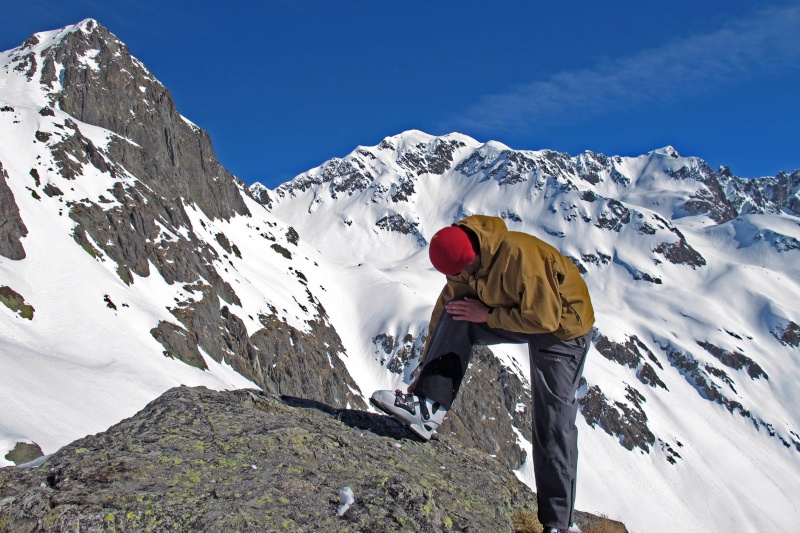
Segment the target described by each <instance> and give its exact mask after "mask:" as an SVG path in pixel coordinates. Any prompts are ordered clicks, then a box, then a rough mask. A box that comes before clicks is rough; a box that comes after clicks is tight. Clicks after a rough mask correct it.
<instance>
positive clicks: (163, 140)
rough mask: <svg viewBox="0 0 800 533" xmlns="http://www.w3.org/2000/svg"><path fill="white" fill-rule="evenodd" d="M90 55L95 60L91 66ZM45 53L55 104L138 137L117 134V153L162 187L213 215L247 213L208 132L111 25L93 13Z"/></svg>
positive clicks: (112, 149)
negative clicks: (184, 112)
mask: <svg viewBox="0 0 800 533" xmlns="http://www.w3.org/2000/svg"><path fill="white" fill-rule="evenodd" d="M87 57H91V58H92V61H93V62H94V64H95V65H96V68H87V65H86V58H87ZM41 61H42V79H41V83H42V85H44V86H46V87H50V88H52V89H53V90H52V92H51V95H50V96H51V100H52V102H53V105H57V106H58V107H59V108H61V109H62V110H64V111H66V112H67V113H69V114H70V115H72V116H73V117H75V118H77V119H78V120H81V121H83V122H86V123H89V124H93V125H96V126H100V127H102V128H106V129H108V130H110V131H112V132H114V133H116V134H118V135H120V136H121V137H123V138H125V139H129V140H130V141H133V143H135V144H133V143H131V142H127V141H125V140H122V139H116V140H114V141H113V142H112V143H111V145H110V146H109V153H110V154H109V155H110V156H111V160H113V161H115V162H118V163H120V164H121V165H122V166H123V167H125V168H126V169H127V170H128V171H129V172H131V173H132V174H133V175H135V176H137V177H138V178H139V179H140V180H142V181H144V182H145V183H146V184H147V185H148V186H149V187H152V188H153V189H154V190H155V192H156V193H157V195H159V196H164V197H166V198H169V199H172V200H174V199H176V198H183V199H185V200H186V201H187V202H188V203H194V204H196V205H197V206H198V207H200V209H201V210H202V211H203V212H204V213H205V214H206V215H208V216H209V217H210V218H225V219H227V218H229V217H230V216H231V215H232V214H234V213H238V214H246V213H247V207H245V205H244V202H243V201H242V198H241V195H240V194H239V190H240V185H239V184H237V180H236V179H235V178H234V177H233V176H232V175H231V174H230V173H228V172H227V171H226V170H225V169H224V168H222V166H221V165H220V164H219V162H218V161H217V158H216V156H215V155H214V151H213V149H212V147H211V141H210V139H209V137H208V134H207V133H206V132H204V131H203V130H201V129H200V128H197V127H196V126H194V125H192V124H191V123H189V122H187V121H186V120H184V119H183V117H181V115H180V114H179V113H178V111H177V109H176V108H175V103H174V101H173V100H172V96H171V95H170V93H169V91H168V90H167V89H166V88H165V87H164V86H163V85H161V83H159V82H158V81H157V80H156V79H155V78H154V77H153V76H152V75H151V74H150V73H149V72H148V71H147V70H146V69H145V68H144V66H143V65H142V64H141V63H140V62H139V61H138V60H136V59H135V58H133V57H132V56H131V54H130V52H129V51H128V49H127V47H126V46H125V45H124V44H123V43H121V42H120V41H119V40H118V39H117V38H116V37H115V36H114V35H112V34H111V33H110V32H109V31H108V30H107V29H106V28H104V27H103V26H101V25H99V24H96V23H94V22H93V21H89V22H88V23H87V26H86V31H75V32H72V33H69V34H68V35H66V36H65V37H64V38H63V40H62V41H61V43H60V44H59V45H58V46H54V47H52V48H50V49H49V50H48V51H47V53H46V54H45V56H44V57H43V58H42V59H41ZM57 65H60V66H61V67H62V68H63V69H58V68H57ZM59 72H60V73H61V75H60V76H59Z"/></svg>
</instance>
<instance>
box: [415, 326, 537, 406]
mask: <svg viewBox="0 0 800 533" xmlns="http://www.w3.org/2000/svg"><path fill="white" fill-rule="evenodd" d="M527 340H528V335H525V334H522V333H513V332H510V331H504V330H499V329H492V328H490V327H488V326H487V325H486V324H476V323H474V322H466V321H463V320H455V319H454V318H453V317H452V315H450V314H448V313H447V312H443V313H442V316H441V317H440V318H439V321H438V322H437V324H436V329H435V330H434V332H433V336H432V338H431V342H430V348H428V355H427V357H426V358H425V362H424V363H423V365H422V369H421V370H420V373H419V377H418V378H417V380H416V381H415V383H414V387H413V389H412V390H413V392H414V394H417V395H420V396H424V397H426V398H430V399H432V400H434V401H436V402H438V403H439V404H441V405H442V406H444V408H445V409H450V406H451V405H452V404H453V401H454V400H455V398H456V396H457V395H458V390H459V389H460V388H461V382H462V381H463V379H464V375H465V374H466V373H467V368H468V367H469V362H470V359H471V358H472V347H473V346H474V345H476V344H482V345H491V344H503V343H523V342H527Z"/></svg>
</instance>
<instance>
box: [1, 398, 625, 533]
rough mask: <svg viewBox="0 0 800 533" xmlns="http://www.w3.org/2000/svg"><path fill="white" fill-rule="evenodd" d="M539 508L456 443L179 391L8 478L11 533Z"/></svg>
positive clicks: (276, 525) (408, 519)
mask: <svg viewBox="0 0 800 533" xmlns="http://www.w3.org/2000/svg"><path fill="white" fill-rule="evenodd" d="M345 487H349V488H350V489H351V491H352V493H353V496H354V498H353V502H352V503H351V505H350V506H349V507H348V508H345V507H344V506H340V501H341V500H340V496H339V494H340V490H342V489H344V488H345ZM535 508H536V504H535V495H534V494H533V493H532V492H531V491H530V490H529V489H528V488H527V487H526V486H525V485H523V484H522V483H521V482H519V481H518V480H517V479H516V477H515V476H514V475H513V474H511V473H510V472H509V471H508V470H507V469H506V468H505V467H504V466H503V465H501V464H500V463H498V462H497V461H495V460H494V459H492V458H491V457H489V456H488V455H487V454H486V453H484V452H482V451H478V450H476V449H474V448H469V447H464V446H463V445H461V444H460V443H458V442H456V441H455V439H453V438H450V437H446V436H442V437H440V438H438V439H434V440H432V441H430V442H428V443H423V442H420V441H419V440H417V439H416V438H414V437H412V436H411V434H410V433H408V432H407V431H406V430H405V429H404V428H403V427H402V426H399V425H398V424H397V423H396V422H394V421H393V420H392V419H390V418H388V417H384V416H378V415H374V414H370V413H366V412H363V411H354V410H337V409H333V408H331V407H329V406H326V405H324V404H321V403H318V402H313V401H309V400H305V399H298V398H290V397H284V398H283V399H281V398H279V397H277V396H273V395H270V394H265V393H261V392H256V391H247V390H239V391H231V392H214V391H210V390H208V389H204V388H186V387H181V388H175V389H172V390H170V391H167V392H166V393H165V394H164V395H163V396H161V397H160V398H158V399H157V400H155V401H153V402H151V403H150V404H149V405H148V406H147V407H146V408H145V409H144V410H143V411H141V412H140V413H138V414H137V415H135V416H134V417H132V418H129V419H127V420H123V421H122V422H120V423H119V424H117V425H116V426H113V427H112V428H110V429H109V430H108V431H106V432H104V433H100V434H98V435H93V436H89V437H86V438H83V439H80V440H78V441H75V442H74V443H72V444H70V445H68V446H66V447H64V448H62V449H61V450H59V451H58V452H56V453H55V454H54V455H52V456H50V457H49V458H47V460H46V461H44V462H43V464H42V465H41V466H39V467H37V468H14V467H9V468H4V469H0V529H2V530H3V531H8V532H21V531H25V532H28V531H46V532H72V531H78V530H79V529H80V531H98V532H99V531H190V530H191V531H242V532H251V531H252V532H256V531H258V532H260V533H261V532H281V533H283V532H294V531H296V532H301V531H320V532H334V531H335V532H348V531H349V532H360V531H425V532H455V531H471V532H484V531H504V532H511V531H514V525H513V523H521V522H522V521H521V520H520V519H519V518H520V516H527V517H531V515H532V514H535ZM340 514H341V516H340ZM512 517H513V522H512ZM576 522H577V524H578V525H579V526H580V527H582V528H583V530H584V531H590V530H592V528H593V527H597V525H598V524H599V523H600V522H602V523H603V526H604V527H606V528H607V529H603V531H611V532H620V533H621V532H624V531H626V529H625V527H624V526H623V525H622V524H619V523H616V522H612V521H609V520H600V519H599V518H598V517H595V516H592V515H588V514H586V513H581V512H578V513H577V516H576ZM597 530H598V531H599V529H597Z"/></svg>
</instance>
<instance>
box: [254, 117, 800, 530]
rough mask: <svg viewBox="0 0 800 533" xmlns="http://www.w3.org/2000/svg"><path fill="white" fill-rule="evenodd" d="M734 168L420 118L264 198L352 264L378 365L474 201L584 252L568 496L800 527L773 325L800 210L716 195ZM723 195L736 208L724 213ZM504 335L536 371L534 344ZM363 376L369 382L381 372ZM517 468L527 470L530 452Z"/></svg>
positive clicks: (664, 517) (678, 523)
mask: <svg viewBox="0 0 800 533" xmlns="http://www.w3.org/2000/svg"><path fill="white" fill-rule="evenodd" d="M711 178H715V179H711ZM718 178H719V179H718ZM724 179H725V178H724V177H719V176H716V175H715V174H714V173H713V172H712V171H710V169H708V168H707V166H706V165H705V163H704V162H702V160H699V159H697V158H691V157H688V158H687V157H682V156H680V154H678V153H677V151H676V150H675V149H674V148H672V147H666V148H663V149H659V150H655V151H653V152H651V153H649V154H645V155H642V156H639V157H635V158H623V157H613V158H608V157H605V156H602V155H599V154H592V153H589V152H587V153H585V154H581V155H579V156H577V157H570V156H567V155H566V154H558V153H555V152H550V151H537V152H534V151H516V150H511V149H509V148H508V147H506V146H503V145H501V144H499V143H496V142H488V143H485V144H481V143H479V142H477V141H475V140H474V139H470V138H468V137H465V136H463V135H459V134H451V135H447V136H444V137H433V136H430V135H426V134H424V133H422V132H418V131H410V132H405V133H403V134H400V135H397V136H393V137H388V138H386V139H385V140H384V141H383V142H382V143H380V144H379V145H378V146H374V147H359V148H357V149H356V150H354V151H353V152H352V153H351V154H349V155H347V156H346V157H344V158H341V159H339V158H337V159H332V160H330V161H328V162H327V163H325V164H323V165H321V166H320V167H319V168H316V169H312V170H310V171H308V172H306V173H304V174H302V175H300V176H298V177H297V178H295V179H294V180H293V181H291V182H288V183H286V184H284V185H282V186H280V187H279V188H277V189H276V190H269V191H266V198H268V199H269V200H268V201H267V202H266V203H267V205H268V206H269V207H270V209H271V211H272V213H273V214H275V215H277V216H278V217H280V218H281V219H283V220H285V221H286V222H287V223H289V224H291V225H292V226H294V227H296V228H297V229H298V231H299V233H300V234H301V235H302V236H303V237H304V238H305V239H306V240H308V241H310V242H312V243H313V244H315V245H316V246H317V247H318V248H319V249H320V250H321V251H322V253H323V254H324V255H325V256H326V257H328V258H330V259H332V260H334V261H337V262H339V263H340V264H341V265H342V266H343V268H344V269H345V272H347V274H348V275H346V276H344V277H341V278H340V279H339V280H338V283H337V285H340V286H341V287H345V289H344V290H345V292H346V293H347V294H348V295H350V296H351V297H354V298H355V300H356V301H355V302H354V303H352V304H348V305H349V306H350V307H351V308H352V309H353V311H352V312H351V313H350V314H349V316H350V317H351V320H350V321H351V322H352V325H353V327H354V328H355V329H356V331H353V332H348V333H347V338H346V339H345V341H346V344H347V346H348V350H349V352H350V353H351V354H353V353H366V352H368V351H369V350H370V349H372V354H373V355H372V357H373V359H374V360H375V361H378V362H383V363H384V364H385V365H387V366H388V365H389V364H390V362H391V361H388V362H387V360H386V357H385V354H384V353H383V352H382V351H381V350H380V349H378V348H377V347H376V346H374V345H373V346H369V345H368V343H367V340H368V339H373V338H375V337H376V336H377V335H380V334H389V335H392V336H393V337H396V338H402V337H403V336H405V334H406V333H410V334H411V335H412V336H414V337H415V338H416V337H417V336H418V335H419V334H420V333H424V332H425V328H426V325H427V319H428V316H429V314H430V310H431V308H432V305H433V302H434V300H435V298H436V296H437V294H438V291H439V290H440V288H441V286H442V284H443V282H444V280H443V278H442V277H441V276H440V275H439V274H438V273H436V272H435V271H433V270H432V269H431V267H430V265H429V263H428V262H427V257H426V248H425V245H426V243H427V239H429V238H430V236H431V235H432V234H433V233H434V232H435V231H436V230H438V229H439V228H441V227H442V226H444V225H447V224H450V223H452V222H454V221H456V220H458V219H460V218H461V217H463V216H465V215H468V214H474V213H481V214H489V215H495V216H500V217H503V218H504V219H505V221H506V223H507V225H508V226H509V228H510V229H512V230H519V231H526V232H529V233H532V234H534V235H537V236H539V237H540V238H542V239H544V240H546V241H548V242H550V243H552V244H553V245H555V246H556V247H558V248H559V249H560V250H561V251H562V252H563V253H564V254H565V255H567V256H569V257H571V258H572V259H573V260H574V261H575V262H576V263H578V264H579V265H580V266H581V267H582V268H583V269H584V270H585V272H586V273H585V279H586V281H587V283H588V285H589V288H590V291H591V293H592V295H593V300H594V303H595V309H596V313H597V324H596V327H597V330H598V336H597V337H596V339H595V343H596V346H595V348H594V349H593V350H592V351H591V353H590V358H589V360H588V363H587V367H586V372H585V378H586V380H587V383H586V384H585V385H584V386H583V387H582V389H581V391H580V394H581V395H582V402H584V405H583V408H582V412H583V416H579V424H580V429H581V441H580V449H581V476H580V477H581V482H580V486H579V492H578V494H579V495H578V501H577V507H578V508H581V509H587V510H590V511H595V512H600V513H605V514H608V515H610V516H612V517H614V518H618V519H620V520H623V521H624V522H625V523H626V524H627V525H628V526H629V527H631V528H632V529H633V530H634V531H648V532H649V531H673V530H675V529H676V528H680V529H681V530H688V531H767V530H778V531H792V530H794V528H795V527H796V524H797V523H798V519H800V510H798V508H797V505H796V503H795V498H794V496H793V495H794V494H796V492H797V490H798V489H800V482H798V477H800V476H799V474H800V410H798V406H800V394H798V392H797V389H796V387H795V383H796V382H797V380H798V378H800V360H799V359H798V349H797V345H796V341H795V344H792V343H791V342H785V341H784V342H782V341H781V335H783V334H784V333H785V332H786V331H787V330H791V324H794V325H795V326H794V327H795V328H796V324H797V323H798V322H800V305H799V304H798V302H800V262H798V259H800V248H798V244H799V243H800V219H799V218H798V217H797V216H796V214H794V213H793V212H791V211H790V210H789V209H781V208H780V206H778V207H777V208H774V204H769V205H771V206H773V208H772V209H761V211H762V212H761V213H758V212H751V211H758V210H757V209H752V206H753V205H754V202H753V201H749V200H748V201H745V200H742V198H739V202H738V204H736V203H735V202H733V201H728V200H727V199H726V197H725V196H717V197H715V196H714V194H715V191H719V190H721V189H722V188H723V186H724V185H725V183H724ZM715 180H716V181H715ZM720 181H722V182H723V184H722V185H719V184H718V183H719V182H720ZM731 184H733V185H736V183H734V182H728V189H733V186H732V185H731ZM797 195H798V187H797V186H796V185H794V187H793V188H792V187H790V190H788V191H787V194H786V198H788V199H791V198H792V197H794V198H797ZM784 200H785V199H784ZM704 201H705V203H703V202H704ZM786 201H787V202H788V200H786ZM737 205H738V207H737ZM762 205H766V204H762ZM720 206H723V207H724V208H725V209H727V210H735V211H736V212H735V213H734V214H733V216H735V218H732V219H730V220H726V221H724V222H722V223H720V220H721V219H723V218H724V217H723V216H722V215H721V214H720V213H722V212H723V210H722V209H721V207H720ZM736 215H738V216H736ZM335 323H336V325H337V328H339V327H340V326H339V322H336V321H335ZM340 331H343V330H341V329H340ZM343 338H344V334H343ZM787 338H788V337H787ZM496 351H497V352H498V353H499V355H501V356H502V358H503V360H504V361H505V362H506V364H508V365H509V366H510V367H511V368H515V369H517V370H518V371H521V372H522V373H523V375H524V374H525V373H527V369H528V365H527V361H526V357H525V352H524V350H521V349H520V348H519V347H503V348H501V349H498V350H496ZM406 374H407V372H406ZM653 376H655V378H654V377H653ZM362 377H363V376H362ZM371 379H372V381H371V382H363V381H359V384H360V386H361V388H362V389H363V390H371V389H373V388H377V387H380V386H382V385H383V381H382V378H381V376H380V373H375V374H374V375H373V376H371ZM590 408H591V409H590ZM597 409H601V415H600V416H599V417H594V416H593V415H591V414H587V413H588V412H590V411H592V412H594V411H596V410H597ZM587 417H588V418H587ZM615 420H616V421H617V422H616V423H615ZM523 437H524V435H523ZM629 448H630V449H629ZM520 475H521V476H523V477H524V479H525V480H526V482H528V483H529V484H530V485H531V486H535V482H534V480H533V476H532V472H531V469H530V467H529V466H528V465H523V466H522V468H521V469H520Z"/></svg>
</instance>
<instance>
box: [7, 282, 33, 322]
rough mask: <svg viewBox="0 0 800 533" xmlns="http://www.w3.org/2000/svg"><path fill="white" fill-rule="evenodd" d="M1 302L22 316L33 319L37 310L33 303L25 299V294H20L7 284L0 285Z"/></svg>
mask: <svg viewBox="0 0 800 533" xmlns="http://www.w3.org/2000/svg"><path fill="white" fill-rule="evenodd" d="M0 303H2V304H3V305H5V306H6V307H8V308H9V309H11V310H12V311H13V312H15V313H16V314H18V315H19V316H21V317H22V318H27V319H28V320H33V314H34V313H35V312H36V309H34V308H33V306H32V305H30V304H29V303H27V302H26V301H25V297H24V296H22V295H21V294H19V293H18V292H17V291H15V290H14V289H12V288H11V287H7V286H5V285H3V286H2V287H0Z"/></svg>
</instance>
